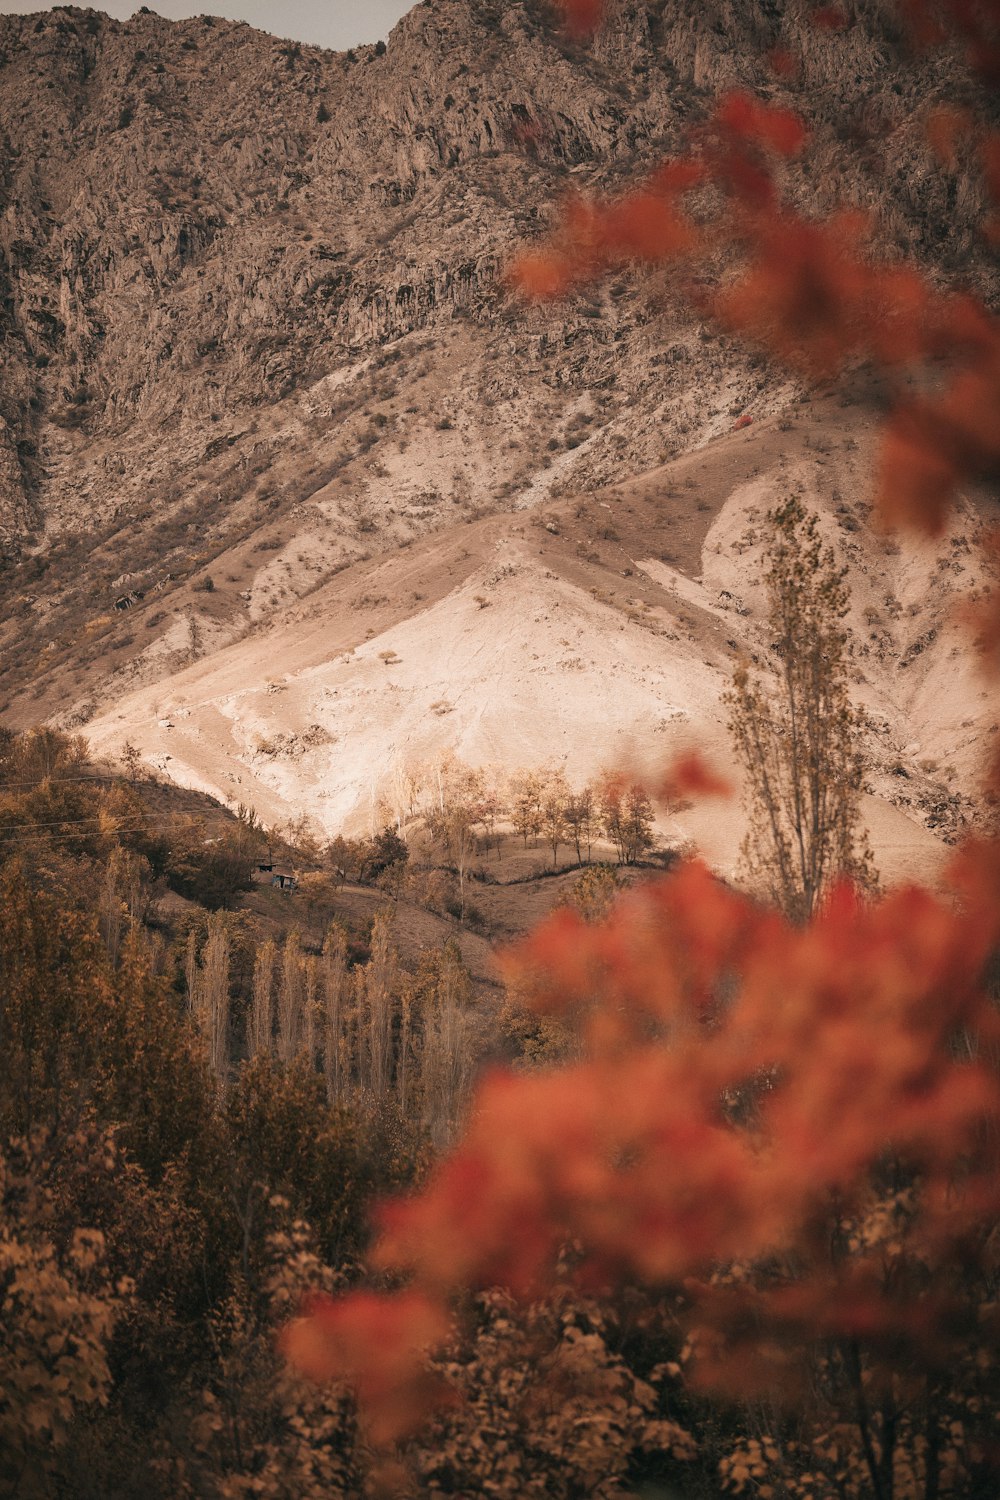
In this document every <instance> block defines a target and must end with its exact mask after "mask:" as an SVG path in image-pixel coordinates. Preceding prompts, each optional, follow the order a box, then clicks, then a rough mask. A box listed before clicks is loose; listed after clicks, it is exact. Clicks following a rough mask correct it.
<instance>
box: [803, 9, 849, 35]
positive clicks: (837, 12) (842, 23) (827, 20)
mask: <svg viewBox="0 0 1000 1500" xmlns="http://www.w3.org/2000/svg"><path fill="white" fill-rule="evenodd" d="M809 20H810V23H811V24H812V26H813V27H815V29H816V30H817V31H844V30H845V29H846V28H847V27H848V26H849V25H850V24H851V22H850V18H849V16H848V15H847V13H846V12H845V11H843V10H841V8H840V6H839V5H821V6H820V7H819V9H818V10H814V11H812V12H811V13H810V16H809Z"/></svg>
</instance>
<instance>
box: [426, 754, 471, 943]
mask: <svg viewBox="0 0 1000 1500" xmlns="http://www.w3.org/2000/svg"><path fill="white" fill-rule="evenodd" d="M484 817H485V810H484V788H483V775H482V772H480V771H476V770H473V769H472V768H471V767H470V766H464V765H462V764H461V763H460V762H459V761H454V760H452V761H449V762H448V763H447V764H445V765H442V766H441V767H439V774H438V806H437V807H436V808H434V809H433V810H432V811H431V812H430V813H429V814H428V818H427V828H428V831H429V833H430V835H431V838H432V839H433V840H434V843H435V844H437V846H438V847H439V848H440V849H441V850H442V851H443V852H444V854H445V856H446V858H448V859H449V860H451V862H452V863H453V865H454V866H455V872H456V874H457V875H458V900H459V921H464V920H465V877H466V874H467V872H468V867H469V860H470V858H471V857H472V855H473V853H474V852H475V851H476V848H477V844H478V834H479V830H480V828H481V827H482V825H483V820H484Z"/></svg>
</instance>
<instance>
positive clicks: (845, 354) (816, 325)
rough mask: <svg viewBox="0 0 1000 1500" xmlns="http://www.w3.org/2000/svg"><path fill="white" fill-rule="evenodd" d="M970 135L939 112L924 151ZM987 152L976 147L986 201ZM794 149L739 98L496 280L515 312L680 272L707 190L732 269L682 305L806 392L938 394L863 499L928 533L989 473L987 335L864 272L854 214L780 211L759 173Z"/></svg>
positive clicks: (859, 225) (952, 311) (991, 362)
mask: <svg viewBox="0 0 1000 1500" xmlns="http://www.w3.org/2000/svg"><path fill="white" fill-rule="evenodd" d="M969 129H970V121H969V118H968V116H967V112H966V111H964V110H960V109H952V108H949V107H947V106H942V107H941V108H939V109H936V110H934V111H932V112H931V113H930V115H929V116H928V121H927V133H928V138H929V140H930V142H931V145H932V147H933V149H934V150H935V151H936V152H937V153H938V155H939V156H940V157H941V158H942V159H943V160H946V161H952V160H954V159H956V155H957V152H958V150H959V146H960V144H961V141H962V139H963V138H964V136H965V134H967V133H968V131H969ZM998 139H1000V138H998V137H996V136H989V137H987V138H986V139H985V140H984V141H982V142H980V144H979V152H980V159H981V162H982V165H983V170H984V176H985V179H986V183H987V187H988V190H989V191H990V192H991V193H992V194H994V195H1000V145H998V144H997V142H998ZM805 142H806V133H805V129H804V127H803V125H802V122H801V121H800V120H799V119H798V118H797V117H796V116H795V115H794V114H793V113H791V112H790V111H788V110H784V109H777V108H774V107H773V106H771V105H767V104H764V103H763V102H761V101H760V100H757V99H754V98H753V97H752V96H751V95H750V94H748V93H746V92H745V91H741V90H735V91H732V92H730V93H727V94H726V95H724V96H723V97H722V99H720V101H719V102H718V104H717V106H716V109H715V111H714V113H713V115H712V117H711V119H710V120H709V121H708V123H707V124H706V125H705V126H704V127H703V128H702V130H701V132H700V134H699V143H698V144H699V149H698V151H697V153H696V154H693V155H690V156H687V157H683V158H680V159H678V160H675V161H668V162H665V163H664V164H663V165H662V166H661V167H660V168H659V169H658V170H657V171H656V172H655V173H653V174H652V175H651V176H650V177H649V179H648V180H647V182H646V184H645V185H644V186H643V187H642V188H640V189H639V190H638V191H636V192H634V193H632V194H629V195H627V196H625V197H623V198H621V199H619V200H617V201H616V202H613V203H591V202H587V201H585V200H583V199H573V200H570V201H569V202H567V204H565V205H564V208H563V211H562V215H561V221H560V224H559V226H558V228H557V230H556V232H555V234H554V235H553V237H552V239H551V241H550V242H549V244H548V245H547V246H545V247H544V248H542V249H540V250H536V251H532V252H530V253H526V254H524V255H522V256H521V257H520V258H519V259H518V260H517V261H516V262H515V263H514V265H513V267H512V268H511V272H510V278H511V280H512V282H513V283H514V285H516V286H517V287H519V288H520V290H521V291H522V292H523V293H524V294H525V295H527V296H528V297H530V298H534V299H545V298H551V297H557V296H563V295H565V294H566V293H568V292H570V291H571V290H572V289H573V288H574V287H575V286H578V285H581V284H583V283H585V282H588V281H592V280H594V279H596V278H597V277H599V276H601V275H603V274H605V273H606V272H607V271H608V270H609V269H610V268H611V267H613V266H616V265H619V264H621V263H623V262H638V263H644V264H648V265H655V264H678V263H688V264H693V263H694V262H695V260H696V257H697V256H698V254H699V253H700V252H702V251H703V250H704V249H705V248H706V246H707V245H708V243H709V240H708V230H707V229H706V228H705V227H704V225H699V224H696V223H695V222H694V220H693V218H692V217H691V216H690V215H689V214H687V213H685V211H684V210H683V208H682V205H681V199H682V198H683V196H684V195H685V194H687V193H689V192H691V191H692V190H694V189H697V188H700V187H703V186H706V185H710V186H711V187H712V188H714V189H716V190H718V189H721V190H722V192H723V193H724V194H725V195H726V198H727V199H728V208H727V211H726V212H725V213H724V214H721V213H720V214H718V215H717V216H716V217H715V218H714V219H712V220H711V221H710V231H711V245H712V247H713V248H714V249H718V248H720V247H722V246H728V247H729V249H730V251H731V252H733V254H734V255H735V256H736V257H737V267H738V268H737V270H736V273H735V275H733V276H732V277H731V278H730V279H729V280H727V282H726V284H725V285H724V286H722V287H721V288H720V289H719V290H717V291H716V292H715V294H714V295H712V294H709V295H707V296H706V295H705V293H704V292H702V291H698V292H697V293H694V292H692V298H693V300H695V301H697V303H698V306H699V307H700V308H701V310H702V311H703V312H706V313H709V314H712V315H714V317H715V318H716V320H717V321H718V322H719V323H720V324H721V325H722V326H723V327H724V328H726V329H727V330H729V331H731V332H733V333H738V334H741V335H743V336H745V337H747V338H750V339H752V340H754V341H755V342H757V343H759V344H760V345H762V346H763V347H764V348H766V349H767V350H768V351H769V352H770V353H772V354H774V355H777V356H778V357H779V358H780V359H782V360H783V361H784V362H786V363H787V364H790V365H791V366H792V367H793V368H797V369H798V370H800V371H801V372H802V373H803V374H805V375H807V376H809V377H811V378H828V377H831V376H834V375H837V374H838V373H840V372H841V371H843V370H844V369H845V368H846V367H848V366H849V365H851V364H852V363H856V362H858V361H861V360H869V361H874V362H875V363H876V364H878V365H880V366H882V367H883V368H885V369H887V370H891V371H902V372H905V371H908V370H915V369H922V370H925V371H927V372H931V373H933V377H934V384H936V386H937V390H936V392H935V393H934V394H930V395H924V396H922V397H921V398H920V399H919V400H913V401H910V402H903V403H901V404H900V405H899V407H898V408H897V410H896V412H895V414H894V415H893V416H892V417H891V418H890V420H889V422H888V424H887V427H886V431H885V438H884V444H883V451H882V455H881V457H880V460H879V463H878V477H877V496H878V500H879V503H880V505H881V509H882V514H883V518H884V519H885V520H886V521H888V522H890V523H891V524H898V523H906V524H910V525H915V526H917V527H922V528H923V529H925V530H927V531H929V532H932V533H934V532H936V531H938V530H939V528H940V526H941V524H942V520H943V516H944V514H945V511H946V509H947V506H948V504H949V503H950V501H951V498H952V496H953V494H954V492H955V489H956V487H957V486H958V485H959V484H961V483H962V482H964V481H966V480H969V479H972V478H977V477H981V476H983V475H987V474H990V473H992V472H994V471H996V469H997V468H998V466H1000V323H998V322H997V320H996V319H995V318H994V317H992V316H991V315H990V314H989V313H988V312H987V310H986V309H985V308H984V307H983V306H982V304H981V303H978V302H977V301H976V300H975V299H973V298H971V297H965V296H956V295H954V294H949V293H945V292H941V291H939V290H938V289H937V288H936V287H934V286H933V285H932V283H931V282H930V281H929V280H928V279H927V278H926V277H925V276H924V275H923V274H922V273H921V272H920V271H918V270H916V269H915V268H914V267H912V266H907V265H904V264H902V263H895V264H893V263H888V264H886V263H879V262H876V261H875V260H874V259H873V258H872V257H871V256H870V255H869V253H868V246H867V241H868V237H869V228H870V226H869V222H868V220H867V219H866V217H865V216H864V215H863V214H861V213H858V212H857V211H844V212H840V213H834V214H832V215H831V216H830V217H829V218H827V219H826V220H824V221H822V222H814V221H811V220H808V219H806V218H804V217H803V216H802V215H801V214H799V213H798V212H796V211H795V210H793V209H792V208H790V207H789V206H787V205H783V204H782V203H781V201H780V195H779V191H778V181H777V178H776V177H775V173H774V165H773V164H774V162H775V160H780V159H782V158H786V157H789V156H792V155H795V154H796V153H798V152H799V151H801V150H802V148H803V146H804V145H805ZM991 222H993V221H991ZM996 223H1000V219H997V220H996ZM994 227H995V225H994ZM986 232H987V233H990V232H991V231H990V223H988V224H987V225H986Z"/></svg>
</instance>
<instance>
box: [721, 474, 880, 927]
mask: <svg viewBox="0 0 1000 1500" xmlns="http://www.w3.org/2000/svg"><path fill="white" fill-rule="evenodd" d="M768 522H769V524H770V526H771V531H772V536H771V541H770V545H769V548H768V552H767V557H766V567H767V571H766V574H765V583H766V585H767V593H768V628H769V631H770V639H771V653H772V655H773V656H774V657H775V659H776V665H777V683H776V684H775V685H773V686H772V685H771V684H770V683H769V682H767V681H765V680H764V679H763V678H762V677H761V676H760V675H755V674H754V673H752V672H751V670H750V669H749V668H748V667H747V666H745V665H743V666H741V667H739V668H738V669H737V671H736V673H735V674H734V677H733V685H732V688H731V690H730V691H729V693H727V695H726V698H725V702H726V703H727V706H728V708H729V727H730V732H731V734H732V736H733V741H734V743H735V747H736V752H737V755H738V757H739V760H740V762H741V764H742V766H743V769H744V771H745V773H746V803H747V811H748V814H749V829H748V832H747V834H746V837H745V839H744V842H743V850H742V853H743V860H744V865H745V869H746V873H747V876H748V878H749V881H750V883H751V885H752V886H754V887H755V888H756V889H758V890H759V891H760V892H761V894H762V895H766V896H767V898H768V899H769V900H770V901H771V902H773V904H774V905H775V906H777V907H778V908H779V909H780V910H781V911H783V912H784V913H785V915H786V916H787V917H788V918H789V919H790V920H791V921H793V922H800V923H801V922H806V921H808V920H809V918H810V917H811V916H812V914H813V912H814V911H815V910H816V908H817V905H818V904H819V903H820V901H821V900H822V897H823V894H824V892H826V891H827V890H828V889H829V888H830V886H831V885H832V884H833V883H834V882H835V881H836V880H838V879H842V878H846V879H850V880H852V881H853V882H854V883H855V884H856V885H857V886H858V887H859V888H861V889H865V888H870V887H872V886H874V884H875V882H876V876H875V870H874V865H873V861H872V854H871V849H870V848H869V845H868V840H867V835H866V834H865V831H864V829H863V828H862V826H861V822H860V797H861V790H862V756H861V748H860V746H861V737H862V734H863V731H864V729H865V725H866V719H865V714H864V712H863V710H861V709H859V708H856V707H855V706H854V705H853V704H852V703H851V700H850V696H849V693H848V686H847V662H848V635H847V631H846V629H845V627H844V623H843V622H844V616H845V615H846V613H847V589H846V585H845V582H844V579H845V570H844V569H843V568H838V566H837V564H836V560H835V558H834V555H833V551H832V549H831V548H829V547H826V548H824V547H823V545H822V543H821V541H820V537H819V528H818V522H817V518H816V517H815V516H814V515H807V514H806V512H805V510H804V508H803V506H802V504H801V502H800V501H799V500H797V499H796V498H794V497H793V498H791V499H789V500H786V501H785V502H784V504H782V505H780V506H778V507H777V508H776V509H775V510H773V511H770V512H769V513H768Z"/></svg>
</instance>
